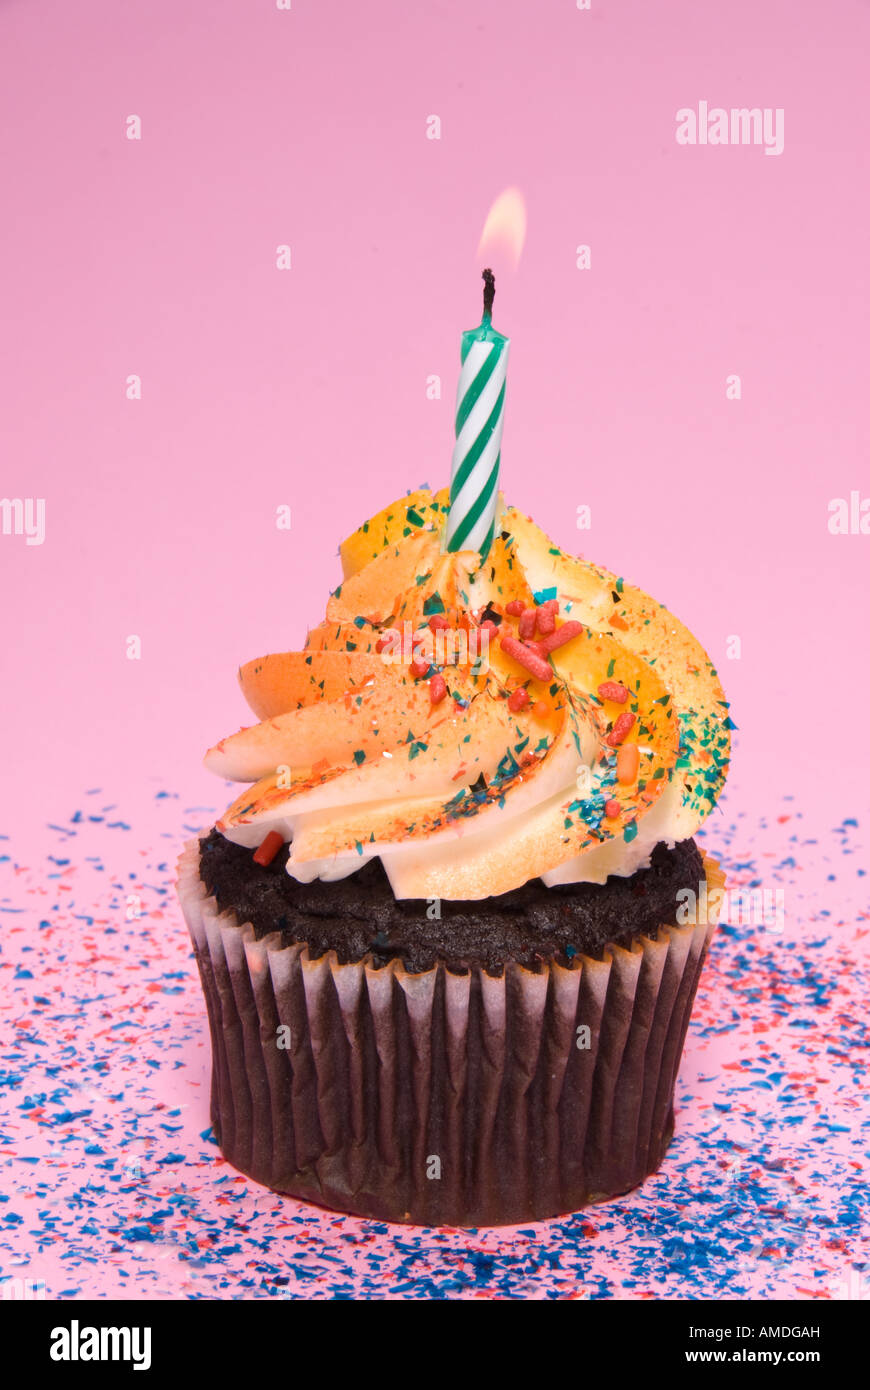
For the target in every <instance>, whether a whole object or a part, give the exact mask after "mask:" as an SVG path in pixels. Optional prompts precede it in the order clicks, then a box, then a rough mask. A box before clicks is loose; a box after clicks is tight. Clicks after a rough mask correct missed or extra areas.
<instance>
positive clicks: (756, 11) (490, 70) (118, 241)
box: [0, 0, 870, 829]
mask: <svg viewBox="0 0 870 1390" xmlns="http://www.w3.org/2000/svg"><path fill="white" fill-rule="evenodd" d="M868 43H870V6H868V5H867V4H866V3H858V0H845V3H843V4H840V5H837V6H834V7H830V6H829V7H827V8H823V7H819V6H818V5H817V4H815V3H809V0H801V2H800V3H796V0H765V3H764V4H759V3H758V2H757V0H736V3H732V4H729V5H727V6H714V5H698V4H697V3H695V0H668V2H667V3H665V4H656V5H650V4H648V3H641V2H640V0H628V3H621V4H610V3H606V0H593V8H592V10H591V11H588V12H586V11H579V10H577V9H576V7H575V5H574V3H573V0H560V2H559V3H556V0H544V2H543V3H541V2H539V3H536V4H534V5H530V4H528V3H527V0H522V3H519V2H518V0H474V3H468V0H440V2H438V3H436V0H433V2H432V3H427V4H421V5H408V4H406V3H402V0H368V3H366V4H364V5H358V4H351V3H345V4H337V3H324V0H319V3H317V4H313V3H305V0H294V3H293V8H292V10H291V11H290V12H284V11H279V10H277V9H276V8H275V6H274V4H272V3H271V0H259V3H256V4H255V3H247V4H241V3H226V2H224V3H219V2H218V0H194V3H191V2H190V0H188V3H186V4H184V5H178V4H177V3H175V2H174V0H154V3H150V4H149V5H148V6H147V7H146V8H144V9H143V8H142V7H139V6H134V7H132V8H131V7H129V6H121V5H118V4H117V3H114V2H113V0H90V3H88V4H87V5H86V6H84V7H82V6H70V5H68V4H66V3H62V2H61V0H31V2H30V3H28V4H24V3H21V2H20V0H19V2H18V3H15V0H6V3H3V4H2V5H0V47H2V51H3V53H4V55H5V56H4V69H5V71H4V80H3V82H2V84H0V163H2V178H3V193H4V203H5V207H6V212H5V215H4V219H3V242H4V250H3V257H2V262H0V296H2V303H3V314H2V323H0V344H2V374H3V396H4V400H5V406H4V410H3V412H2V420H0V453H2V459H3V473H2V492H3V494H4V495H8V496H21V497H26V496H39V497H44V498H45V499H46V507H47V535H46V540H45V543H44V545H42V546H41V547H37V546H30V547H28V546H25V544H24V541H23V538H21V537H9V536H5V537H0V565H2V583H3V592H4V595H5V600H4V603H3V616H2V642H3V650H4V651H5V652H6V654H7V661H8V664H9V667H10V673H9V675H7V679H6V680H5V681H4V684H3V696H2V698H3V705H4V711H5V712H4V718H3V720H2V726H0V728H2V732H0V739H2V747H0V759H2V765H3V769H4V781H5V782H6V783H7V786H8V785H9V779H11V790H12V793H13V801H12V805H11V808H10V807H8V806H7V814H6V820H7V827H6V828H16V829H18V828H20V827H22V825H24V826H27V825H32V826H33V828H34V829H35V828H36V827H37V826H38V825H40V824H41V823H42V822H43V821H44V820H45V819H46V818H47V817H48V818H50V815H49V813H50V812H51V810H52V808H55V809H58V808H60V807H63V808H64V809H66V808H67V807H68V806H69V805H71V804H72V803H73V802H74V800H75V798H76V797H77V795H78V794H79V792H80V790H81V789H82V788H84V787H89V786H95V785H100V786H103V787H104V788H107V789H109V790H111V791H115V792H120V791H123V792H124V794H125V795H126V796H127V797H130V796H131V795H133V796H135V795H138V793H139V791H140V789H141V790H142V792H143V794H145V795H147V797H148V798H150V796H151V794H152V791H153V786H154V779H161V778H171V779H172V780H173V782H174V784H175V785H179V784H180V783H183V784H184V785H185V787H186V788H189V790H190V793H191V794H192V795H196V796H198V797H200V799H201V798H202V796H209V795H211V796H214V794H215V792H216V791H218V792H219V790H220V789H219V788H215V786H214V785H213V783H212V781H211V779H210V778H209V777H208V775H207V774H206V773H204V772H202V771H200V769H199V760H200V757H201V754H202V752H203V750H204V748H205V747H206V745H207V744H209V743H211V742H213V741H214V740H215V739H217V738H218V737H219V736H221V735H222V734H224V733H226V732H227V731H229V730H230V729H231V728H233V727H235V726H236V725H237V724H238V723H241V722H245V712H246V707H245V706H244V704H243V702H242V700H241V697H240V695H239V693H238V691H237V690H236V687H235V669H236V666H237V665H238V664H239V662H240V661H242V660H246V659H248V658H250V657H253V656H257V655H260V654H262V653H263V652H266V651H271V650H281V649H285V648H290V647H294V646H298V645H300V644H301V643H302V641H303V640H304V636H305V631H306V626H307V625H308V624H312V625H313V624H314V623H315V622H317V621H319V619H320V617H321V616H322V611H323V606H324V603H325V600H326V596H327V592H328V590H329V589H330V588H331V587H334V585H335V584H336V583H337V582H338V580H339V565H338V561H337V559H336V555H335V551H336V547H337V544H338V541H339V540H340V539H341V538H342V537H343V536H344V535H345V534H346V533H347V532H349V531H350V530H352V529H353V528H354V527H355V526H356V525H358V524H359V523H360V522H361V521H362V520H363V519H364V518H365V517H366V516H368V515H369V514H370V513H371V512H372V511H373V510H374V509H376V508H378V507H380V506H381V505H383V504H385V503H387V502H388V501H391V500H393V499H394V498H395V497H396V496H397V495H399V494H401V493H402V492H403V491H405V490H406V489H407V488H410V487H412V486H415V485H417V484H418V483H419V482H421V481H423V480H428V481H429V482H431V483H432V484H433V485H435V486H437V485H440V484H441V483H442V482H443V481H445V480H446V479H447V476H448V471H449V464H450V449H451V441H452V423H451V422H452V413H453V400H454V393H455V383H456V376H457V371H458V353H459V334H460V330H461V329H462V328H464V327H468V326H472V325H473V324H474V323H476V322H477V318H478V315H479V266H478V265H477V262H476V260H475V252H476V247H477V241H478V237H479V234H480V230H481V227H482V225H483V221H484V218H485V215H486V212H487V209H488V207H489V205H490V203H491V202H492V200H493V198H494V197H495V196H496V195H497V194H498V193H499V192H500V191H501V190H502V189H503V188H504V187H505V186H507V185H509V184H516V185H518V186H519V187H520V188H521V189H522V191H523V193H524V194H525V197H526V201H527V206H528V217H529V231H528V239H527V244H526V250H525V254H524V256H523V260H522V262H521V265H520V268H519V272H518V274H517V275H516V276H515V277H506V278H503V280H502V283H501V285H500V289H499V293H498V296H497V299H496V310H497V312H496V315H495V321H496V326H498V327H500V328H501V329H502V330H503V331H505V332H508V333H510V335H511V337H512V350H511V352H512V355H511V363H510V370H509V377H508V401H507V421H506V428H505V438H504V448H503V484H504V488H505V490H506V492H507V494H508V497H509V499H511V500H514V501H515V502H516V503H517V504H518V505H520V506H522V507H524V508H525V509H526V510H528V511H531V512H532V513H533V515H534V516H535V518H536V519H537V520H539V521H540V522H541V523H542V524H544V525H545V526H546V527H547V528H548V529H549V530H550V531H551V533H552V534H553V535H554V536H555V537H556V538H557V540H558V541H559V542H560V543H561V544H562V545H563V546H565V547H567V548H569V549H578V548H579V549H582V550H583V551H584V552H585V553H587V554H589V555H590V556H591V557H593V558H595V559H597V560H599V561H601V562H604V563H606V564H607V565H609V566H610V567H612V568H613V569H615V570H617V571H619V572H622V573H624V574H625V576H626V577H627V578H629V579H631V580H633V581H635V582H637V583H640V584H641V586H642V587H644V588H646V589H648V590H649V591H650V592H652V593H653V594H655V595H656V596H657V597H658V598H660V599H661V600H663V601H664V602H666V603H667V604H668V605H669V606H670V607H672V608H673V610H674V611H675V612H676V613H678V614H679V615H680V616H681V617H682V618H683V619H684V620H685V621H686V622H688V623H689V624H690V626H692V627H693V628H694V630H695V631H696V632H697V633H698V635H699V636H700V637H701V639H702V641H704V643H705V645H706V646H707V648H708V649H709V651H710V653H711V655H712V656H713V658H714V660H715V661H716V662H717V664H719V665H720V666H721V668H722V673H723V678H724V681H725V683H726V688H727V691H728V694H729V696H730V698H731V700H732V704H733V714H734V717H735V719H736V722H737V724H738V725H739V726H740V730H741V734H740V740H739V753H738V762H737V765H736V768H735V771H736V773H737V774H738V776H739V779H740V783H741V785H742V786H743V787H744V789H745V790H746V791H747V793H748V794H750V795H751V796H753V797H754V798H757V799H759V800H763V799H764V798H765V796H766V795H767V794H768V793H769V792H771V791H773V790H776V791H777V792H783V791H787V792H792V793H794V794H796V795H797V796H799V797H800V798H801V799H802V800H803V801H804V802H805V804H806V805H807V806H808V807H812V806H815V805H819V806H823V807H824V808H825V815H827V813H828V811H830V812H831V813H832V814H833V813H839V812H840V811H843V812H845V811H846V810H848V811H851V812H854V811H855V810H856V809H858V808H860V807H862V806H863V805H865V804H866V781H867V774H866V758H865V756H864V750H863V747H862V748H859V749H857V750H856V749H855V747H854V745H852V746H851V747H850V741H849V726H848V722H847V714H848V711H849V709H850V708H852V707H853V706H854V703H855V702H856V701H861V700H863V698H864V693H865V692H866V681H867V677H868V657H867V647H866V642H865V641H864V640H863V639H864V635H865V634H866V630H867V621H868V598H867V592H868V585H867V566H868V555H870V537H861V536H832V535H830V534H829V533H828V529H827V521H828V514H827V504H828V501H829V499H830V498H832V497H837V496H841V497H847V496H848V494H849V492H850V490H851V489H855V488H858V489H860V488H862V487H863V488H864V495H870V481H868V468H867V427H866V410H865V401H866V373H867V353H866V347H867V328H868V324H867V215H866V213H867V207H866V204H867V193H866V178H865V176H864V173H865V170H866V165H865V158H866V149H867V146H868V142H870V108H868V106H867V101H866V63H867V51H868ZM700 100H707V101H709V102H710V104H711V105H715V104H722V105H724V106H727V107H730V106H732V105H736V106H741V105H748V106H751V105H757V106H761V107H765V106H770V107H783V108H784V110H785V150H784V153H783V154H782V155H781V156H779V157H769V156H766V155H765V154H764V152H763V150H762V148H760V147H748V148H747V147H719V148H715V147H710V146H708V147H706V148H701V147H695V148H686V147H681V146H678V145H677V143H676V141H675V138H674V132H675V113H676V111H677V109H678V108H680V107H683V106H696V105H697V103H698V101H700ZM130 114H136V115H139V116H140V117H141V120H142V139H141V141H139V142H136V141H131V140H128V139H127V138H126V135H125V120H126V117H127V116H128V115H130ZM431 114H438V115H439V116H440V117H441V120H442V126H443V130H442V138H441V140H440V141H434V140H428V139H427V138H426V118H427V116H429V115H431ZM281 243H288V244H289V245H290V246H291V248H292V269H291V270H290V271H284V272H280V271H278V270H277V269H276V268H275V254H276V247H277V246H278V245H279V244H281ZM579 243H588V244H589V245H590V246H591V248H592V269H591V270H590V271H579V270H577V269H576V268H575V247H576V246H577V245H578V244H579ZM732 372H736V373H739V374H740V375H741V377H742V380H743V399H742V400H741V401H736V402H735V401H729V400H727V399H726V396H725V378H726V376H727V375H728V374H729V373H732ZM131 373H137V374H139V375H141V377H142V392H143V398H142V400H141V401H128V400H127V399H126V397H125V383H126V378H127V376H128V375H129V374H131ZM430 373H437V374H439V375H440V376H441V379H442V382H443V397H442V399H441V400H440V401H430V400H427V398H426V378H427V376H428V375H429V374H430ZM281 503H286V504H288V505H289V506H290V507H291V508H292V517H293V526H292V530H291V531H290V532H285V531H278V530H277V529H276V527H275V509H276V507H277V506H278V505H279V504H281ZM580 503H586V504H588V505H590V506H591V508H592V523H593V524H592V530H591V531H589V532H579V531H577V529H576V524H575V517H576V509H577V506H578V504H580ZM131 633H135V634H138V635H139V636H140V637H141V640H142V659H141V660H140V661H130V660H128V659H127V658H126V637H127V635H128V634H131ZM730 634H735V635H738V636H739V637H740V638H741V640H742V653H743V654H742V658H741V660H733V661H729V660H726V659H725V639H726V637H727V636H728V635H730ZM841 721H842V722H841ZM831 735H833V741H832V740H831Z"/></svg>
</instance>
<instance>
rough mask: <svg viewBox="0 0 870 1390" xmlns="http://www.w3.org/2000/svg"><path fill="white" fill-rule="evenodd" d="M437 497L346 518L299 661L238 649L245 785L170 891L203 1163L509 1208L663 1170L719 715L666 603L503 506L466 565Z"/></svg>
mask: <svg viewBox="0 0 870 1390" xmlns="http://www.w3.org/2000/svg"><path fill="white" fill-rule="evenodd" d="M447 507H448V500H447V494H446V492H443V493H438V494H434V495H433V494H431V493H430V492H429V491H428V490H421V491H419V492H416V493H413V494H410V495H409V496H408V497H405V498H403V499H402V500H401V501H400V502H397V503H396V504H394V505H393V506H392V507H389V508H386V509H385V510H384V511H383V512H381V513H379V514H378V515H377V516H376V517H374V518H373V519H372V520H371V521H369V522H367V523H366V524H365V525H364V526H363V527H361V528H360V529H359V530H358V531H357V532H356V533H355V534H354V535H353V536H351V537H350V538H349V540H347V541H346V542H345V543H344V545H343V546H342V547H341V556H342V564H343V569H344V579H343V582H342V584H341V585H340V587H339V588H338V589H336V590H335V592H334V593H333V594H332V596H331V597H330V599H329V602H328V604H327V609H326V617H325V620H324V621H323V622H322V623H321V624H320V625H319V626H318V627H315V628H314V629H313V630H311V631H310V632H309V634H308V638H307V641H306V643H305V648H304V650H302V651H299V652H286V653H283V654H280V655H273V656H266V657H262V658H260V659H258V660H255V661H252V662H249V663H248V664H247V665H246V666H243V667H242V669H241V671H240V672H239V679H240V684H241V687H242V691H243V694H244V696H245V698H246V699H247V701H248V703H249V704H250V706H251V708H252V709H253V711H254V713H255V715H256V716H257V719H258V720H259V721H260V722H259V723H257V724H255V725H254V726H252V727H250V728H243V729H241V730H240V731H239V732H238V733H236V734H233V735H231V736H230V737H228V738H225V739H222V740H221V742H220V743H218V744H216V745H215V746H214V747H213V748H212V749H210V751H209V752H208V754H207V755H206V765H207V766H208V767H209V768H210V769H211V770H212V771H213V772H215V773H216V774H218V775H219V776H222V777H225V778H230V779H232V780H238V781H241V782H244V783H246V784H248V785H247V786H246V787H245V790H244V791H243V792H242V794H241V795H240V796H239V797H238V798H237V799H236V800H235V801H234V802H233V803H232V805H231V806H230V807H229V809H228V810H227V811H226V813H225V815H224V816H223V818H222V819H221V820H220V821H218V823H217V825H216V826H215V827H214V828H212V829H211V830H210V831H209V832H208V833H206V834H204V835H203V836H202V837H201V838H199V839H196V840H193V841H191V842H190V843H189V844H188V845H187V846H186V848H185V850H184V853H183V855H182V857H181V860H180V863H179V879H178V891H179V897H180V901H181V905H182V908H183V911H184V915H185V918H186V921H187V925H188V928H189V930H190V934H191V938H192V941H193V947H194V951H195V954H196V958H197V962H198V965H199V970H200V975H201V980H202V987H203V992H204V995H205V1000H206V1006H207V1009H208V1017H209V1024H210V1029H211V1041H212V1055H213V1070H212V1091H211V1113H212V1124H213V1127H214V1132H215V1135H216V1137H217V1140H218V1143H219V1145H220V1147H221V1150H222V1152H223V1154H224V1155H225V1157H226V1158H227V1159H228V1160H229V1161H230V1162H231V1163H232V1164H233V1165H234V1166H235V1167H237V1168H238V1169H240V1170H241V1171H242V1172H243V1173H246V1174H248V1175H249V1176H250V1177H252V1178H254V1179H255V1180H256V1181H258V1182H261V1183H263V1184H265V1185H266V1186H267V1187H270V1188H272V1189H274V1190H275V1191H278V1192H285V1193H290V1194H293V1195H294V1196H297V1197H301V1198H305V1199H308V1200H311V1201H314V1202H317V1203H320V1204H322V1205H324V1206H327V1207H330V1208H334V1209H337V1210H339V1211H345V1212H352V1213H355V1214H357V1215H361V1216H370V1217H376V1218H379V1219H383V1220H390V1221H403V1222H413V1223H419V1224H428V1225H464V1226H478V1225H502V1224H510V1223H514V1222H524V1221H530V1220H537V1219H541V1218H545V1217H548V1216H554V1215H557V1214H560V1213H564V1212H569V1211H573V1210H576V1209H577V1208H579V1207H582V1206H584V1205H585V1204H586V1203H589V1202H596V1201H601V1200H603V1199H605V1198H608V1197H614V1196H617V1195H619V1194H622V1193H625V1192H628V1191H629V1190H631V1189H632V1188H634V1187H636V1186H637V1185H638V1184H639V1183H641V1182H643V1180H644V1179H645V1178H646V1177H647V1176H648V1175H649V1174H650V1173H652V1172H654V1171H655V1169H656V1168H658V1166H659V1165H660V1163H661V1162H662V1159H663V1157H664V1155H665V1152H666V1150H667V1147H668V1144H669V1142H670V1140H671V1136H672V1134H673V1128H674V1111H673V1095H674V1083H675V1079H676V1073H677V1068H678V1066H679V1062H680V1057H681V1054H682V1049H683V1043H684V1039H685V1035H686V1029H687V1027H688V1022H689V1016H690V1012H691V1008H692V1003H693V1000H694V996H695V991H696V987H697V983H698V977H699V974H700V970H701V967H702V965H703V961H704V957H705V955H706V951H707V947H708V945H709V941H710V937H711V936H712V932H713V922H712V921H711V920H709V919H710V918H711V917H712V913H711V912H709V911H708V912H706V913H705V912H701V913H698V912H694V911H692V904H693V903H695V902H697V901H698V900H699V899H700V901H701V902H702V903H704V904H707V903H709V904H711V905H712V904H713V903H714V902H715V901H716V899H717V897H718V892H717V891H716V890H719V889H721V887H722V882H723V880H722V875H721V873H720V871H719V868H718V866H717V865H716V864H715V862H713V861H712V860H711V859H709V858H708V857H706V856H704V855H702V854H701V852H700V850H699V849H698V847H697V846H696V844H695V842H694V840H693V838H692V836H693V835H694V833H695V831H696V830H697V828H698V827H699V825H700V824H701V822H702V820H703V819H704V817H705V816H706V815H707V813H708V812H709V811H710V810H711V808H712V807H713V805H714V804H715V801H716V798H717V796H718V793H719V791H720V789H721V786H722V783H723V781H724V778H725V774H726V769H727V762H728V751H729V737H730V736H729V730H730V728H731V727H732V726H731V723H730V720H729V719H728V712H727V705H726V702H725V700H724V697H723V694H722V689H721V687H720V685H719V682H718V679H717V676H716V672H715V670H714V669H713V667H712V665H711V663H710V661H709V659H708V657H707V656H706V654H705V653H704V651H703V650H702V648H701V647H700V645H699V644H698V642H697V641H696V639H695V638H694V637H693V636H692V635H691V633H689V632H688V631H687V630H686V628H685V627H683V626H682V624H680V623H679V622H678V621H677V620H676V619H675V618H674V617H673V616H672V614H671V613H669V612H668V611H667V610H666V609H665V608H663V607H662V606H661V605H660V604H658V603H657V602H655V600H653V599H651V598H650V597H648V596H647V595H646V594H644V593H642V592H641V591H640V590H638V589H635V588H632V587H631V586H629V585H628V584H625V583H624V582H623V580H622V579H620V578H618V577H617V576H615V575H613V574H610V573H608V572H607V571H606V570H603V569H600V568H598V567H597V566H595V565H593V564H590V563H589V562H587V561H585V560H583V559H577V558H574V557H572V556H569V555H566V554H563V552H562V551H560V550H559V548H558V547H557V546H556V545H554V544H553V542H552V541H551V540H550V539H549V538H548V537H547V536H546V535H545V534H544V533H543V532H542V531H541V530H540V529H539V528H538V527H537V526H536V525H535V524H534V523H533V522H532V521H531V520H530V519H529V518H528V517H527V516H524V515H523V514H522V513H521V512H519V511H517V510H516V509H514V508H513V507H504V506H503V505H501V504H500V510H499V515H498V522H497V528H496V535H495V538H494V540H493V542H492V545H491V547H490V549H489V552H488V554H487V556H486V558H485V559H484V560H482V559H481V557H480V555H479V554H477V553H476V552H472V551H459V552H453V553H444V550H443V529H444V522H445V516H446V512H447ZM705 885H706V892H705V891H704V889H705ZM699 918H701V919H703V920H698V919H699Z"/></svg>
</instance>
